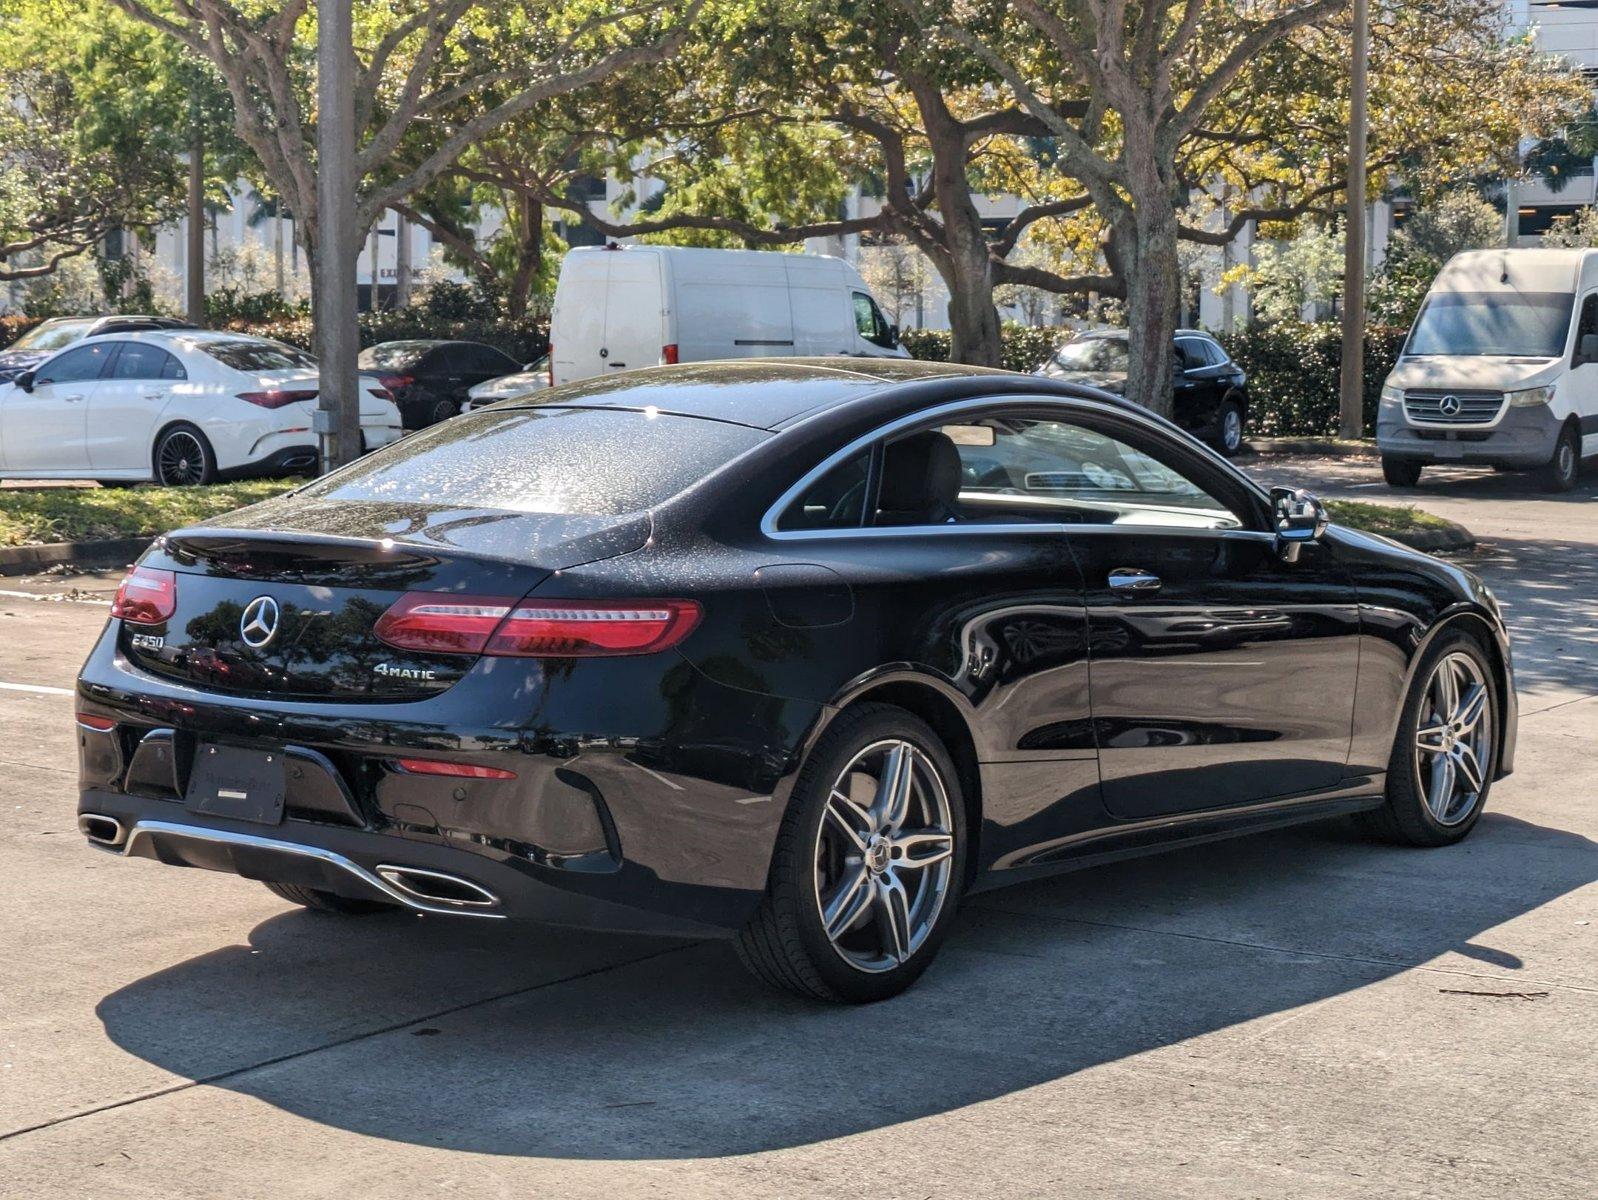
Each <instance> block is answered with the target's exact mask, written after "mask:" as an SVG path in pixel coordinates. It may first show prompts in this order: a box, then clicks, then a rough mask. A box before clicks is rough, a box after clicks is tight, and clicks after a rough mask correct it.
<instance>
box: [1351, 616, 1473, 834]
mask: <svg viewBox="0 0 1598 1200" xmlns="http://www.w3.org/2000/svg"><path fill="white" fill-rule="evenodd" d="M1443 672H1448V673H1450V674H1451V676H1452V678H1453V680H1454V682H1453V685H1452V687H1451V688H1443V689H1440V688H1439V684H1438V679H1439V675H1440V674H1441V673H1443ZM1478 693H1479V695H1478ZM1439 695H1442V696H1443V697H1445V698H1446V697H1450V696H1451V697H1453V701H1452V703H1451V704H1450V703H1446V702H1445V703H1441V704H1440V703H1439V700H1438V698H1439ZM1449 709H1451V710H1452V711H1446V710H1449ZM1472 713H1474V719H1471V718H1472ZM1498 721H1499V709H1498V686H1497V682H1496V680H1495V678H1494V672H1493V665H1492V662H1491V660H1490V659H1489V658H1488V656H1487V652H1486V651H1485V650H1483V649H1482V645H1481V643H1480V642H1478V641H1477V640H1476V639H1475V638H1473V637H1471V636H1470V635H1469V634H1468V633H1464V632H1452V633H1443V634H1440V635H1439V636H1438V637H1437V639H1436V640H1435V641H1434V642H1433V643H1432V644H1431V645H1430V646H1429V647H1427V650H1426V653H1425V654H1424V655H1423V656H1422V657H1421V661H1420V663H1419V665H1418V666H1417V667H1416V669H1415V677H1414V681H1413V683H1411V685H1410V689H1409V695H1408V696H1407V697H1406V698H1405V700H1404V708H1403V711H1402V712H1401V713H1400V715H1399V719H1398V735H1397V737H1396V738H1395V739H1394V741H1393V750H1392V754H1391V756H1390V757H1389V759H1388V763H1387V803H1386V804H1385V805H1384V806H1383V807H1381V808H1379V809H1377V810H1375V811H1374V812H1370V813H1363V814H1361V824H1362V825H1363V826H1364V827H1365V829H1366V830H1367V831H1368V832H1370V833H1373V834H1375V835H1376V836H1378V837H1380V838H1382V839H1383V840H1385V841H1390V842H1396V843H1398V844H1399V845H1404V846H1449V845H1452V844H1453V843H1455V842H1458V841H1461V840H1463V839H1464V838H1465V836H1466V835H1467V834H1469V833H1470V831H1471V830H1472V829H1474V828H1475V826H1476V822H1477V821H1478V820H1479V819H1480V817H1481V814H1482V809H1483V808H1484V807H1485V806H1486V804H1487V795H1488V793H1489V792H1490V791H1491V790H1492V781H1493V775H1494V774H1496V772H1497V770H1498ZM1461 724H1464V725H1466V726H1467V728H1465V729H1463V730H1462V729H1460V728H1459V726H1460V725H1461ZM1467 756H1468V765H1467V766H1461V765H1460V763H1461V762H1462V760H1464V759H1466V757H1467ZM1439 759H1447V760H1449V765H1448V767H1447V769H1446V771H1445V770H1443V769H1440V768H1439V767H1438V765H1437V763H1438V760H1439ZM1472 776H1474V778H1472ZM1444 786H1446V787H1448V788H1450V789H1452V790H1451V791H1450V792H1449V793H1448V794H1447V795H1444V794H1443V787H1444Z"/></svg>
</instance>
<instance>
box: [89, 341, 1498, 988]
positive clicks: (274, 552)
mask: <svg viewBox="0 0 1598 1200" xmlns="http://www.w3.org/2000/svg"><path fill="white" fill-rule="evenodd" d="M1372 597H1376V598H1377V601H1375V602H1373V600H1372ZM1376 602H1379V607H1375V608H1373V607H1372V604H1373V603H1376ZM1509 655H1510V652H1509V643H1508V640H1507V636H1506V634H1505V631H1504V624H1503V621H1502V620H1501V618H1500V616H1499V610H1498V606H1497V604H1496V603H1495V602H1494V600H1493V597H1492V596H1491V594H1490V593H1489V592H1488V591H1487V589H1486V588H1485V587H1484V586H1483V585H1482V584H1481V583H1480V581H1478V580H1477V579H1476V578H1475V577H1474V576H1472V575H1471V574H1470V573H1469V572H1468V571H1466V570H1464V569H1463V568H1461V567H1459V566H1457V565H1455V564H1452V563H1445V562H1441V561H1439V560H1437V559H1434V558H1430V557H1428V556H1426V555H1423V554H1420V553H1417V552H1414V551H1410V550H1407V549H1404V548H1402V547H1399V546H1397V545H1395V544H1394V543H1392V542H1389V541H1386V540H1385V539H1382V538H1378V537H1372V536H1369V535H1365V534H1361V533H1357V532H1353V531H1349V530H1344V529H1338V528H1335V527H1329V526H1328V525H1327V524H1326V516H1325V512H1324V510H1323V509H1322V508H1321V506H1320V505H1319V504H1318V503H1317V502H1316V501H1315V500H1314V498H1313V497H1310V496H1308V495H1307V494H1305V493H1303V492H1299V491H1294V490H1292V489H1287V488H1278V489H1275V490H1274V491H1271V492H1267V491H1264V490H1262V489H1261V488H1260V487H1259V486H1258V485H1256V484H1255V483H1254V482H1252V481H1251V480H1250V479H1249V478H1248V477H1247V476H1245V475H1243V474H1242V473H1240V472H1238V471H1236V470H1234V469H1233V468H1232V467H1230V466H1229V465H1228V464H1227V463H1225V462H1224V460H1221V459H1219V458H1217V457H1216V456H1215V455H1213V454H1210V453H1208V452H1206V451H1204V450H1202V449H1201V448H1199V447H1197V446H1195V445H1194V444H1193V442H1192V440H1191V439H1189V438H1187V437H1185V436H1184V435H1183V434H1181V433H1180V431H1179V430H1177V429H1176V427H1175V426H1173V425H1171V424H1169V423H1168V422H1166V421H1162V420H1160V419H1158V418H1156V417H1153V416H1151V415H1150V414H1148V413H1146V412H1145V411H1143V410H1141V409H1139V408H1136V407H1135V406H1133V405H1131V404H1129V403H1127V402H1125V401H1122V400H1116V399H1114V398H1111V397H1107V396H1104V395H1103V394H1102V393H1098V392H1091V391H1089V390H1088V389H1084V388H1079V387H1076V386H1073V385H1069V384H1064V383H1061V382H1058V381H1056V380H1050V379H1043V378H1034V377H1028V376H1020V375H1013V374H1009V373H1003V372H995V371H987V370H983V369H982V368H976V367H964V366H959V365H955V364H947V363H906V362H891V361H882V362H875V363H867V362H864V361H856V362H855V363H852V364H850V365H849V369H847V370H845V369H842V368H841V367H840V365H839V363H838V361H837V360H836V359H812V360H789V361H780V360H771V361H763V362H745V363H722V364H715V365H698V366H688V367H675V368H674V367H665V368H657V369H654V370H648V371H639V372H632V373H629V374H627V375H620V376H615V377H607V378H605V379H602V380H596V381H592V382H589V383H585V384H579V385H575V386H571V387H565V388H556V389H553V390H549V391H544V392H539V393H536V394H534V395H529V396H526V397H524V398H523V399H522V400H521V401H510V402H507V403H505V404H501V405H496V406H495V407H493V408H489V409H486V410H484V411H482V412H475V413H467V414H465V415H463V416H461V417H459V418H457V419H456V420H453V421H449V422H447V423H445V424H443V425H439V426H436V427H434V428H433V429H430V430H427V431H426V432H423V433H420V434H417V435H414V436H412V437H409V438H406V439H405V440H404V441H402V442H400V443H399V444H398V445H396V446H391V447H389V448H388V449H386V450H381V451H378V452H377V453H375V454H372V455H369V456H368V457H366V458H365V459H363V460H361V461H360V462H357V463H355V464H354V465H353V466H350V467H347V468H345V469H344V470H342V471H338V472H336V473H334V474H332V475H329V476H327V477H325V478H323V479H320V480H317V481H315V482H313V483H311V484H309V485H307V486H306V487H304V488H301V489H299V490H297V491H296V492H294V493H293V494H291V495H287V496H283V497H279V498H276V499H273V500H269V501H267V502H265V503H263V504H258V505H255V506H253V507H251V508H248V509H245V510H243V511H242V512H240V513H235V514H232V515H231V516H230V517H226V518H219V519H218V520H216V521H215V522H213V523H212V524H209V525H203V526H199V527H196V528H191V529H185V530H180V531H178V532H175V533H171V534H169V535H167V537H165V538H164V539H162V540H161V541H160V542H158V543H157V544H156V545H155V546H153V547H152V548H151V549H150V550H149V551H148V552H147V553H146V554H145V555H144V557H143V558H142V559H141V560H140V561H139V562H138V564H136V566H135V567H134V568H133V570H132V572H131V573H130V574H129V575H128V576H127V579H126V580H125V582H124V584H123V586H122V588H121V589H120V590H119V592H118V596H117V599H116V602H115V604H114V606H113V608H112V619H111V621H110V622H109V624H108V625H107V626H106V629H105V631H104V633H103V634H102V635H101V638H100V640H99V642H98V644H97V645H96V646H95V648H94V650H93V652H92V653H91V654H90V656H89V660H88V662H87V663H86V664H85V666H84V668H83V672H82V675H81V677H80V679H79V681H78V687H77V698H78V699H77V723H78V730H77V732H78V742H79V746H80V750H79V759H78V761H79V764H80V781H79V782H80V799H79V813H80V817H79V822H80V826H81V828H82V829H83V830H84V831H85V833H86V834H87V837H88V838H89V840H90V841H91V842H92V843H94V844H95V845H97V846H99V847H101V848H103V849H109V850H114V851H117V852H119V853H121V854H124V855H129V856H134V857H140V858H149V859H156V860H159V861H160V862H163V863H167V864H170V865H187V866H196V867H206V868H209V869H212V870H220V871H232V872H236V873H239V874H242V875H245V876H248V877H249V878H252V879H258V880H263V881H266V882H267V886H268V887H270V888H271V889H272V890H273V891H274V892H276V893H277V894H278V895H280V896H282V897H284V898H286V899H288V900H291V901H293V902H295V903H298V904H302V905H305V906H307V907H310V908H314V909H320V910H323V911H328V912H335V913H359V912H370V911H374V910H379V909H383V908H400V909H406V910H410V911H412V912H420V913H427V914H440V915H454V916H456V917H463V918H475V919H484V918H489V919H492V918H502V917H518V918H534V919H539V920H544V921H551V922H555V923H558V924H562V925H568V926H577V927H586V928H592V929H604V930H629V931H634V932H653V933H661V934H684V935H693V936H703V935H721V936H726V937H730V938H732V939H733V940H734V942H735V944H736V946H737V948H738V951H739V953H740V955H741V956H742V958H743V960H744V962H745V963H746V965H748V966H749V967H750V968H751V969H752V970H753V971H754V973H755V974H756V975H758V976H759V977H760V978H762V979H764V980H766V981H768V982H770V983H772V984H774V985H776V986H779V987H784V988H788V989H791V990H793V991H795V992H798V993H801V994H803V995H806V996H811V997H818V998H821V999H826V1000H842V1001H866V1000H875V999H880V998H882V997H885V996H888V995H891V994H893V993H894V992H897V991H899V990H900V989H902V988H904V987H906V986H908V985H909V984H910V983H911V982H912V981H913V980H914V979H915V978H916V977H917V976H918V975H920V974H921V972H922V971H923V970H924V969H925V968H926V966H927V964H928V962H929V961H930V960H931V959H932V957H933V955H934V954H935V953H936V952H937V949H938V946H939V944H940V943H941V942H942V941H943V939H944V937H945V936H946V935H947V933H948V931H949V927H950V925H951V923H952V921H953V919H954V917H955V914H956V911H957V909H958V907H959V905H960V903H961V900H962V897H963V896H965V895H966V894H967V893H968V892H970V891H972V890H976V889H983V888H988V887H991V886H994V885H998V884H1002V883H1006V882H1010V881H1017V880H1024V879H1034V878H1036V877H1038V876H1039V875H1041V874H1046V873H1049V872H1054V871H1064V870H1069V869H1072V868H1075V867H1082V866H1087V865H1090V864H1093V863H1098V862H1103V861H1105V860H1110V859H1117V858H1121V857H1124V856H1126V855H1128V854H1135V853H1141V852H1144V851H1148V850H1152V849H1156V848H1159V847H1161V846H1171V845H1178V844H1186V843H1190V842H1194V841H1204V840H1207V839H1211V838H1214V837H1218V836H1224V835H1228V834H1236V833H1243V832H1248V831H1253V830H1260V829H1268V828H1274V827H1277V826H1281V825H1287V824H1291V823H1294V822H1299V821H1308V820H1315V819H1319V818H1324V817H1331V816H1336V815H1341V814H1348V813H1359V814H1362V815H1363V818H1364V819H1365V820H1366V821H1367V823H1368V824H1369V826H1370V827H1371V828H1372V829H1373V830H1376V831H1379V832H1381V833H1383V834H1385V835H1386V836H1388V837H1390V838H1392V839H1395V840H1397V841H1399V842H1403V843H1407V844H1411V845H1419V846H1442V845H1448V844H1450V843H1454V842H1458V841H1459V840H1460V839H1462V838H1463V837H1465V836H1466V835H1467V834H1468V833H1469V832H1470V830H1471V828H1472V827H1473V826H1474V825H1475V823H1476V821H1477V819H1478V817H1479V816H1480V815H1481V812H1482V808H1483V805H1484V804H1485V803H1486V802H1487V799H1488V792H1489V789H1490V787H1491V785H1492V782H1493V781H1494V780H1495V779H1498V778H1501V777H1502V776H1503V775H1505V774H1507V773H1508V772H1509V770H1510V768H1511V766H1512V765H1513V760H1514V749H1515V729H1516V707H1515V689H1514V686H1513V680H1512V678H1511V671H1510V657H1509ZM1090 663H1091V671H1090V670H1089V666H1090ZM128 886H130V887H137V886H138V879H136V878H133V877H130V878H129V880H128Z"/></svg>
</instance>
